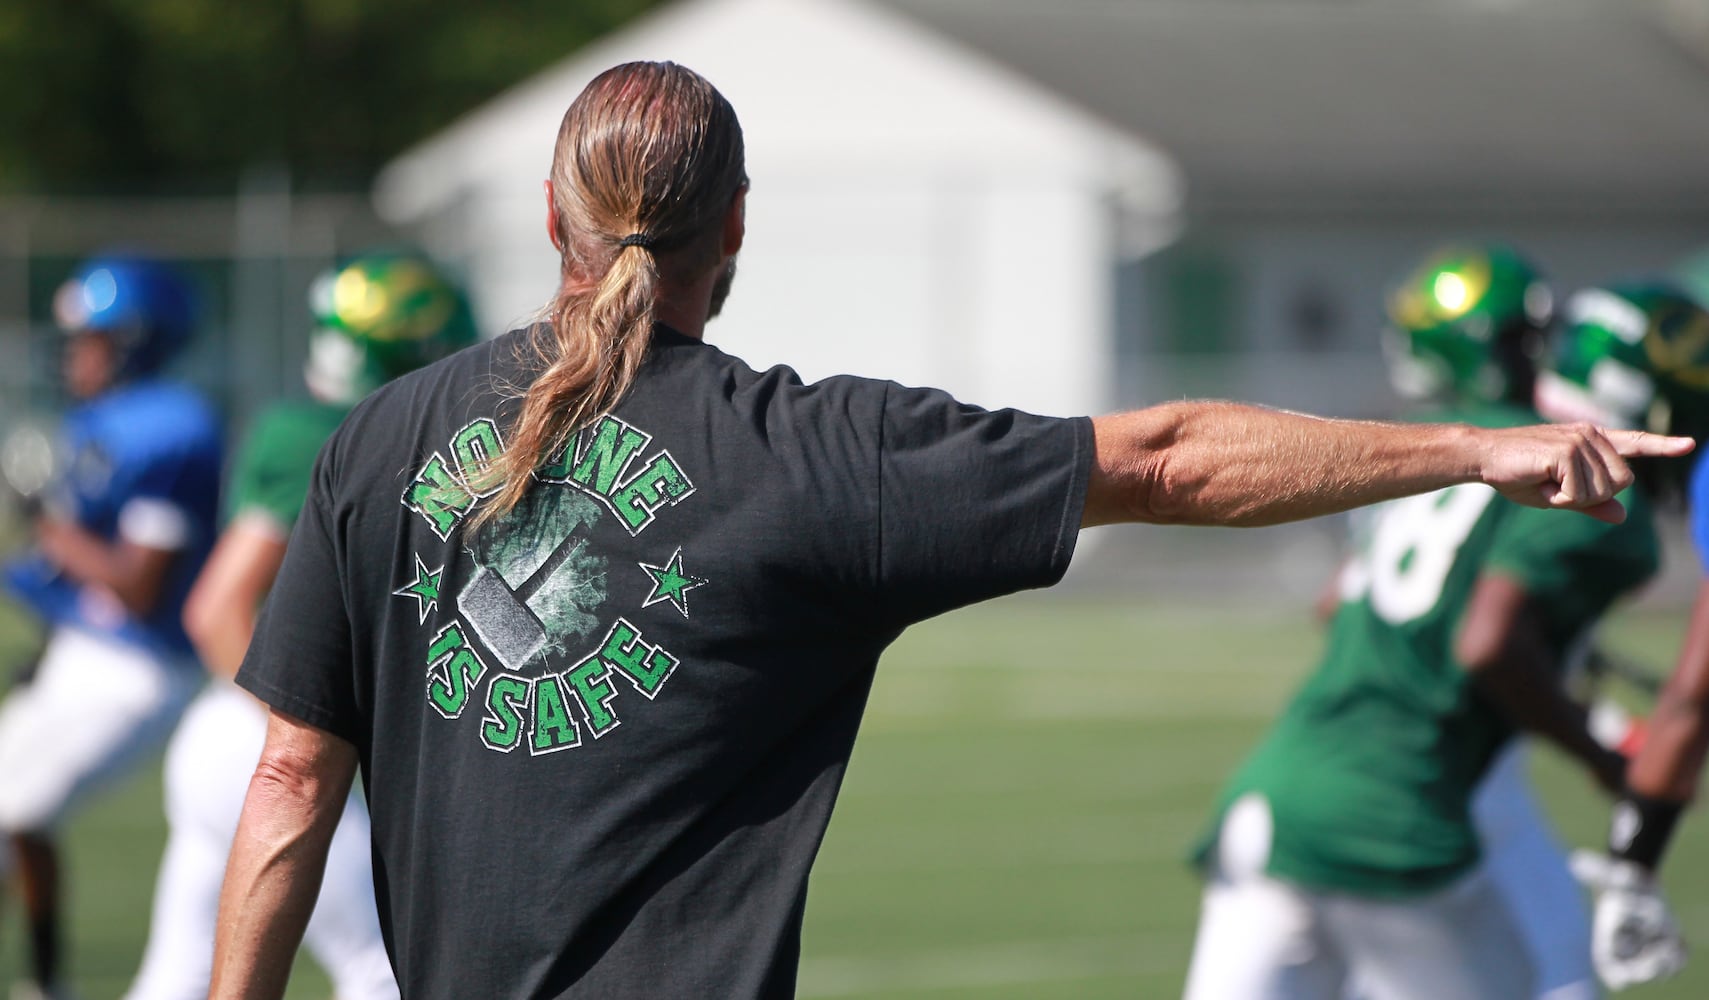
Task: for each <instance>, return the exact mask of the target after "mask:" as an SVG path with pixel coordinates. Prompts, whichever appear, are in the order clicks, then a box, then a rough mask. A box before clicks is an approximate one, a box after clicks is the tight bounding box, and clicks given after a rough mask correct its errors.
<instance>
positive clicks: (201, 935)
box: [125, 681, 398, 1000]
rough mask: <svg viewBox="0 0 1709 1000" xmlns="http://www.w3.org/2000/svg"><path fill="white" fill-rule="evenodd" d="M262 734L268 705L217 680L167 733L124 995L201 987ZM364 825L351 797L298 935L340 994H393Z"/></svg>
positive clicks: (369, 997) (343, 997) (169, 997)
mask: <svg viewBox="0 0 1709 1000" xmlns="http://www.w3.org/2000/svg"><path fill="white" fill-rule="evenodd" d="M266 739H267V714H266V709H265V708H263V707H262V706H261V704H260V703H259V702H256V701H254V700H253V699H251V698H250V697H249V696H248V695H246V694H244V693H243V692H242V691H240V690H238V689H237V688H236V687H235V686H233V685H231V684H227V683H224V682H219V681H216V682H214V683H212V684H210V685H209V686H208V689H207V691H205V692H204V693H203V694H202V696H201V697H200V698H197V699H196V701H195V702H194V703H193V704H192V705H191V706H190V709H189V711H188V712H186V713H185V715H184V722H183V724H182V725H180V726H179V727H178V731H177V733H175V734H173V737H172V743H171V745H170V746H169V747H168V749H167V752H166V816H167V819H168V821H169V823H170V825H171V836H170V839H168V841H167V844H166V854H165V856H164V857H163V858H161V861H160V875H159V877H158V879H157V881H156V883H155V888H154V914H153V917H152V918H151V920H150V923H149V931H148V947H147V949H146V950H145V951H144V952H143V960H142V968H141V969H139V970H138V971H137V977H136V981H135V982H133V983H132V984H131V988H130V992H129V993H127V994H126V995H125V997H126V1000H201V998H203V997H206V996H207V995H208V980H209V977H210V976H211V975H212V973H213V962H214V927H215V920H216V917H217V915H218V912H219V900H220V885H221V883H222V882H223V881H224V879H225V867H226V858H227V856H228V855H229V854H230V853H231V843H232V839H233V838H234V837H235V836H236V835H237V821H238V816H239V815H240V814H241V813H242V811H243V800H244V797H245V796H246V795H247V794H248V791H249V779H250V776H251V775H253V774H254V773H255V764H256V762H257V761H258V760H260V759H261V747H262V745H263V744H264V743H265V742H266ZM368 831H369V828H368V812H367V810H366V809H364V808H363V806H362V801H361V799H360V798H358V797H357V795H356V794H354V793H352V795H351V797H350V800H349V801H348V802H347V803H346V805H345V808H344V817H343V819H341V820H340V821H339V824H338V829H337V831H336V832H335V833H334V834H333V837H332V846H331V849H330V850H329V851H328V852H327V858H326V874H325V876H324V877H323V878H322V880H321V887H320V898H319V899H318V900H317V901H316V903H315V909H314V915H313V916H312V917H310V918H309V925H308V929H307V931H306V932H305V933H304V935H303V943H304V944H305V945H306V946H307V947H308V950H309V953H310V954H311V955H313V956H314V958H315V960H316V961H317V962H318V963H320V966H321V968H323V969H325V970H326V973H327V976H328V978H330V979H331V980H332V985H333V991H334V993H335V994H336V995H337V997H338V1000H398V987H397V984H396V983H395V982H394V981H393V979H392V968H391V964H390V962H389V961H388V960H387V958H386V949H385V945H384V944H383V943H382V941H381V940H380V919H379V916H378V915H377V913H376V911H375V905H374V873H373V868H372V866H371V861H370V854H369V835H368Z"/></svg>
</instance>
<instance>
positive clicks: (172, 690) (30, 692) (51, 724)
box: [0, 627, 202, 833]
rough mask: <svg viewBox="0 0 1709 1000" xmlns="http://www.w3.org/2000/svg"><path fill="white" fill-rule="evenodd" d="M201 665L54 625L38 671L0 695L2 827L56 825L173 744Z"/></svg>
mask: <svg viewBox="0 0 1709 1000" xmlns="http://www.w3.org/2000/svg"><path fill="white" fill-rule="evenodd" d="M201 683H202V672H201V670H200V669H198V668H197V667H195V666H194V664H191V663H189V662H171V661H167V660H162V659H160V658H159V657H157V656H155V655H153V654H151V653H149V652H147V651H145V650H143V649H141V648H139V647H137V646H133V645H131V644H129V643H124V642H119V641H118V640H116V639H112V638H109V637H107V636H104V635H100V634H97V633H94V632H86V631H83V630H82V629H75V628H64V627H61V628H56V629H55V630H54V631H53V634H52V635H51V636H50V637H49V638H48V643H47V647H46V648H45V649H44V650H43V651H42V659H41V663H40V665H39V666H38V667H37V668H36V675H35V677H34V679H32V680H31V681H30V682H29V683H28V684H25V685H23V686H21V687H18V688H16V689H14V690H13V691H12V692H11V693H10V694H8V695H7V696H6V700H5V701H4V702H0V832H5V833H17V832H30V831H45V830H49V829H51V828H52V827H54V826H55V825H57V824H58V823H59V821H60V820H61V819H63V818H64V817H65V815H66V813H67V812H68V811H69V810H70V809H71V808H72V806H74V805H76V804H78V803H79V802H80V801H81V800H82V799H83V798H84V797H85V796H86V795H88V794H89V793H90V792H93V791H95V790H97V789H99V788H100V787H101V786H102V785H104V784H107V783H109V782H111V781H114V780H116V779H118V778H120V777H122V776H123V775H124V774H125V773H126V772H127V771H129V770H131V769H132V768H134V767H135V766H136V765H137V764H139V763H141V762H142V761H143V760H145V759H146V758H147V757H148V756H149V755H150V754H151V753H153V752H154V751H156V750H158V749H159V747H160V744H161V743H163V742H165V740H166V737H167V735H168V734H170V733H171V732H172V726H173V724H174V723H176V722H177V721H178V717H179V715H180V714H182V713H183V711H184V706H185V705H186V704H188V703H189V701H190V698H191V696H192V695H194V694H195V693H196V688H197V687H198V686H200V685H201Z"/></svg>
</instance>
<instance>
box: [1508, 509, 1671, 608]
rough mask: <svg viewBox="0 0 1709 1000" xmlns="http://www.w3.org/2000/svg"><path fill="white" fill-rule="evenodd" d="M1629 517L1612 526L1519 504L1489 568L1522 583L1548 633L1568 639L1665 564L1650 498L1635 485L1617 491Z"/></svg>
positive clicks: (1585, 517)
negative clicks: (1538, 609) (1542, 619)
mask: <svg viewBox="0 0 1709 1000" xmlns="http://www.w3.org/2000/svg"><path fill="white" fill-rule="evenodd" d="M1620 501H1621V502H1622V503H1624V504H1625V505H1626V520H1625V521H1623V522H1622V523H1620V524H1608V523H1606V522H1603V521H1598V520H1596V519H1595V518H1592V517H1587V516H1585V515H1583V514H1577V513H1571V512H1567V511H1553V510H1540V509H1538V508H1534V507H1518V508H1515V509H1513V510H1511V511H1509V512H1508V514H1507V516H1506V517H1505V518H1503V519H1502V523H1501V526H1500V528H1499V529H1498V530H1497V533H1496V537H1495V540H1494V542H1493V544H1492V546H1491V550H1490V555H1489V559H1488V561H1487V562H1486V563H1485V566H1484V569H1485V571H1486V572H1490V573H1499V574H1501V575H1504V576H1507V577H1509V578H1511V579H1512V580H1514V581H1515V582H1517V583H1518V584H1520V585H1521V586H1522V587H1524V589H1525V591H1526V593H1527V594H1529V595H1531V597H1532V598H1533V599H1534V600H1535V601H1536V602H1537V606H1538V607H1539V608H1541V609H1542V611H1543V614H1544V615H1545V618H1546V620H1547V621H1548V622H1549V625H1550V629H1551V631H1553V632H1555V633H1556V635H1557V637H1559V638H1561V639H1563V640H1570V637H1571V636H1572V635H1573V634H1574V633H1576V632H1577V631H1578V630H1579V629H1580V628H1581V627H1582V626H1583V624H1584V623H1585V622H1590V621H1594V620H1595V619H1596V618H1597V617H1598V616H1600V615H1601V614H1602V613H1603V612H1604V611H1606V610H1607V608H1608V606H1609V605H1610V604H1612V603H1613V602H1614V600H1615V599H1616V598H1618V597H1620V596H1621V595H1622V594H1625V593H1627V592H1628V591H1630V590H1632V589H1633V588H1635V587H1638V586H1640V585H1641V584H1643V583H1644V582H1645V581H1647V580H1648V579H1649V578H1650V577H1652V576H1654V575H1655V574H1656V571H1657V569H1659V568H1660V566H1661V547H1660V543H1659V542H1658V540H1657V538H1656V529H1655V519H1654V515H1653V514H1652V512H1651V508H1650V505H1649V502H1648V501H1647V500H1646V499H1645V497H1644V495H1643V494H1642V493H1640V492H1639V491H1638V490H1637V489H1635V488H1633V489H1628V490H1626V491H1625V492H1624V493H1622V494H1621V495H1620Z"/></svg>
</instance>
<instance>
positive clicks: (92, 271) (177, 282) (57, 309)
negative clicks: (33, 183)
mask: <svg viewBox="0 0 1709 1000" xmlns="http://www.w3.org/2000/svg"><path fill="white" fill-rule="evenodd" d="M53 317H54V321H55V322H56V323H57V324H58V325H59V328H60V329H61V330H63V331H64V332H65V333H67V334H71V335H76V334H81V333H100V334H103V335H105V336H107V337H110V338H111V339H112V341H113V345H114V347H115V348H116V349H117V352H118V372H117V375H118V377H120V378H134V377H136V376H139V375H147V374H149V373H150V372H153V371H155V370H157V369H158V368H160V367H161V366H162V365H164V364H166V362H168V361H170V360H171V359H172V358H173V357H174V356H176V355H177V354H178V352H179V351H181V350H183V348H184V345H185V344H187V343H189V340H190V332H191V330H192V329H193V328H194V327H195V323H196V307H195V296H194V295H193V294H192V292H191V291H190V285H189V283H188V282H186V281H185V280H184V278H183V277H181V276H180V275H179V274H178V273H177V272H176V271H173V270H172V269H171V268H169V267H167V266H166V265H164V264H161V263H159V262H157V261H152V260H145V259H141V258H136V257H96V258H93V259H91V260H89V261H86V262H85V263H84V264H83V265H82V266H81V267H79V268H78V269H77V270H76V271H74V272H72V275H71V277H70V279H68V280H67V281H66V282H65V284H63V285H61V286H60V287H59V291H58V292H56V293H55V294H54V297H53Z"/></svg>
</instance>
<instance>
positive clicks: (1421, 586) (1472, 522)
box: [1341, 484, 1496, 625]
mask: <svg viewBox="0 0 1709 1000" xmlns="http://www.w3.org/2000/svg"><path fill="white" fill-rule="evenodd" d="M1495 497H1496V493H1495V491H1494V490H1492V489H1490V488H1489V487H1488V486H1481V485H1475V484H1471V485H1462V486H1450V487H1448V488H1447V489H1443V490H1437V491H1436V492H1434V493H1424V494H1420V495H1419V496H1415V497H1406V498H1404V499H1401V500H1391V501H1390V502H1388V503H1386V504H1383V505H1382V507H1381V508H1379V509H1378V513H1377V518H1376V523H1375V524H1374V525H1373V526H1372V532H1371V538H1370V544H1369V545H1367V546H1366V549H1365V553H1364V555H1363V556H1362V557H1361V558H1360V560H1359V561H1358V562H1357V563H1356V564H1354V565H1353V566H1350V567H1349V570H1350V572H1349V573H1348V574H1347V575H1346V576H1344V577H1343V578H1342V591H1341V596H1342V599H1343V600H1350V601H1351V600H1358V599H1359V598H1360V597H1365V596H1369V597H1370V601H1371V610H1372V611H1375V612H1376V614H1377V617H1379V618H1381V619H1382V620H1383V621H1386V622H1388V623H1389V624H1390V625H1404V624H1406V623H1407V622H1410V621H1413V620H1415V619H1418V618H1422V617H1423V616H1424V615H1426V614H1428V613H1429V612H1430V610H1431V609H1432V608H1434V607H1435V606H1436V602H1437V601H1439V600H1441V598H1442V586H1443V584H1445V583H1447V581H1448V573H1449V571H1450V570H1452V569H1453V568H1454V556H1455V554H1456V553H1458V552H1459V551H1460V546H1461V545H1464V544H1465V542H1466V538H1467V536H1469V535H1470V534H1471V533H1472V528H1473V527H1475V526H1476V525H1477V523H1478V518H1479V517H1480V516H1482V514H1483V512H1484V508H1486V507H1488V506H1489V504H1490V501H1492V500H1494V499H1495Z"/></svg>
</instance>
